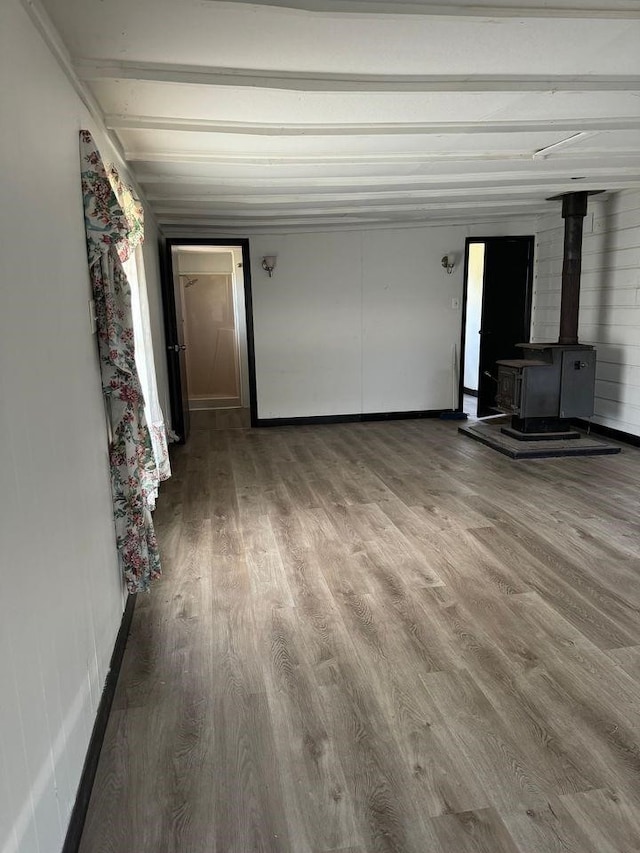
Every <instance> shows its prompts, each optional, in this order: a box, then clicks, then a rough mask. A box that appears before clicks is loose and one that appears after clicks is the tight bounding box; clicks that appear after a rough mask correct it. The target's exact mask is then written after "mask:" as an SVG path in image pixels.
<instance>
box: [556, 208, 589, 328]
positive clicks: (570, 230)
mask: <svg viewBox="0 0 640 853" xmlns="http://www.w3.org/2000/svg"><path fill="white" fill-rule="evenodd" d="M589 195H590V193H587V192H577V193H564V194H563V195H562V196H561V198H562V218H563V219H564V257H563V260H562V298H561V302H560V337H559V338H558V343H559V344H577V343H578V311H579V309H580V272H581V270H582V226H583V224H584V218H585V216H586V215H587V198H588V196H589Z"/></svg>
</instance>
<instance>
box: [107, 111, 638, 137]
mask: <svg viewBox="0 0 640 853" xmlns="http://www.w3.org/2000/svg"><path fill="white" fill-rule="evenodd" d="M105 124H106V126H107V127H108V128H109V129H110V130H170V131H179V132H184V133H234V134H241V135H248V136H379V135H386V134H395V135H407V136H410V135H413V134H437V135H452V134H459V133H462V134H475V133H538V132H539V133H548V132H549V131H553V130H555V131H572V130H574V131H577V132H581V133H584V132H589V131H592V132H596V131H604V130H638V129H640V116H612V117H611V118H599V117H598V118H586V117H585V118H558V119H534V120H521V121H454V122H442V121H431V122H380V123H376V122H362V123H360V124H291V123H286V122H285V123H279V124H276V123H266V122H262V123H261V122H244V121H219V120H216V119H195V118H194V119H187V118H173V117H170V116H144V115H117V114H107V115H105Z"/></svg>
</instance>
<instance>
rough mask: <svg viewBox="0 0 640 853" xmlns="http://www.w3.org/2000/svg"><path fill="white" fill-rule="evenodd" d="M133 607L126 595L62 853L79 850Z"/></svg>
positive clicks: (71, 852)
mask: <svg viewBox="0 0 640 853" xmlns="http://www.w3.org/2000/svg"><path fill="white" fill-rule="evenodd" d="M135 606H136V596H135V595H130V596H129V597H128V598H127V603H126V605H125V608H124V613H123V614H122V621H121V622H120V628H119V630H118V636H117V637H116V641H115V644H114V647H113V654H112V655H111V662H110V664H109V672H108V673H107V678H106V680H105V683H104V690H103V691H102V696H101V698H100V704H99V705H98V711H97V713H96V719H95V722H94V724H93V730H92V732H91V739H90V741H89V746H88V748H87V754H86V756H85V759H84V765H83V767H82V775H81V776H80V783H79V785H78V791H77V793H76V801H75V803H74V806H73V809H72V811H71V817H70V819H69V826H68V827H67V834H66V836H65V839H64V846H63V848H62V853H78V850H79V848H80V840H81V838H82V830H83V829H84V822H85V820H86V817H87V810H88V808H89V800H90V799H91V790H92V788H93V782H94V780H95V778H96V771H97V769H98V761H99V760H100V751H101V750H102V744H103V741H104V736H105V732H106V730H107V723H108V721H109V714H110V713H111V705H112V704H113V697H114V695H115V692H116V685H117V684H118V676H119V675H120V667H121V666H122V658H123V657H124V650H125V648H126V645H127V638H128V636H129V631H130V629H131V620H132V619H133V611H134V609H135Z"/></svg>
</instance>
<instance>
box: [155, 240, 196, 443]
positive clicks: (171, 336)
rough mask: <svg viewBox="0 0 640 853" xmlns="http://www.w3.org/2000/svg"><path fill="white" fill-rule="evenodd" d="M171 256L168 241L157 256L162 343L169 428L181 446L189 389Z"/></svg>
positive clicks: (186, 428) (177, 281)
mask: <svg viewBox="0 0 640 853" xmlns="http://www.w3.org/2000/svg"><path fill="white" fill-rule="evenodd" d="M174 254H175V249H174V248H173V247H172V246H171V243H170V242H168V243H167V245H166V248H165V251H162V250H161V253H160V256H161V258H162V260H163V264H162V296H163V308H164V329H165V340H166V343H167V368H168V373H169V399H170V402H171V426H172V428H173V431H174V432H175V433H176V434H177V435H178V437H179V439H180V442H181V443H182V444H184V442H185V441H186V440H187V438H188V437H189V389H188V386H187V363H186V358H185V351H186V345H185V341H184V322H183V317H182V298H181V294H180V278H179V276H178V274H177V270H178V267H177V259H176V260H175V263H174V258H173V255H174Z"/></svg>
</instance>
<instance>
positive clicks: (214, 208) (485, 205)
mask: <svg viewBox="0 0 640 853" xmlns="http://www.w3.org/2000/svg"><path fill="white" fill-rule="evenodd" d="M493 208H498V209H499V210H512V209H513V208H518V209H525V208H526V209H529V208H532V209H533V208H535V209H536V210H539V209H544V210H547V209H548V208H549V205H547V204H545V200H544V199H514V200H512V201H509V200H492V201H489V200H484V199H482V200H479V201H477V200H470V199H467V200H461V201H457V202H433V203H429V202H426V203H425V202H422V203H419V204H405V203H402V202H399V203H398V204H366V203H365V204H362V205H356V206H354V205H345V206H342V207H336V206H330V205H324V206H323V205H322V204H321V203H320V204H319V205H318V206H317V207H300V206H297V207H288V208H287V209H283V208H282V206H280V207H279V208H278V207H277V206H276V207H272V208H271V209H265V208H261V209H259V210H256V209H255V207H254V206H249V207H245V208H244V209H243V208H240V207H234V206H230V207H228V208H225V207H220V206H219V205H213V204H212V205H211V206H203V207H189V208H184V207H180V205H154V210H155V212H156V215H157V216H158V217H159V219H161V220H162V219H163V217H166V216H167V215H169V216H178V217H180V218H184V219H185V220H188V219H191V218H199V217H207V218H209V217H212V218H213V217H231V218H234V219H241V218H243V217H251V218H253V219H256V220H260V219H271V218H274V217H276V218H277V217H278V216H283V215H284V216H292V215H294V216H296V217H299V216H302V217H304V216H308V217H316V216H337V215H340V216H346V215H349V214H354V215H362V214H363V213H367V212H368V213H371V214H380V213H400V214H402V215H404V214H406V213H411V212H420V213H426V212H429V211H442V210H447V211H450V210H491V209H493Z"/></svg>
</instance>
